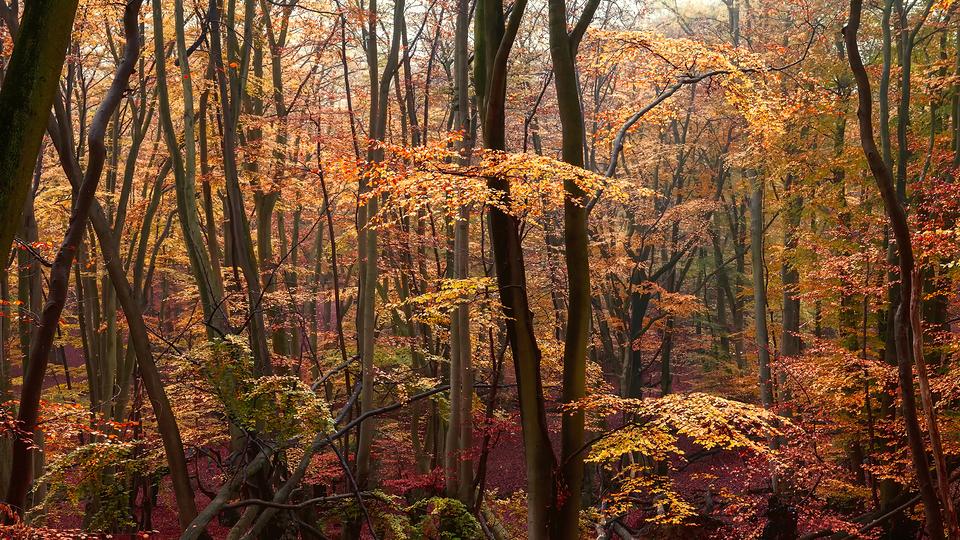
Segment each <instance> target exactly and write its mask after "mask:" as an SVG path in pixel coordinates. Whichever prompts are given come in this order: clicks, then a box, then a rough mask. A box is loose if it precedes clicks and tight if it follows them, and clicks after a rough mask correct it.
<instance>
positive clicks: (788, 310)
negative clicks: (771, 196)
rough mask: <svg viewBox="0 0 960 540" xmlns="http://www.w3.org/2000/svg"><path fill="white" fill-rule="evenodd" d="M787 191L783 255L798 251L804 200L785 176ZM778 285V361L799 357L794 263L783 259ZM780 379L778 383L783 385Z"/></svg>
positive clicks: (795, 269) (797, 304) (797, 278)
mask: <svg viewBox="0 0 960 540" xmlns="http://www.w3.org/2000/svg"><path fill="white" fill-rule="evenodd" d="M784 184H785V185H784V190H785V191H786V197H787V202H786V212H785V214H786V215H785V223H784V232H783V235H784V236H783V247H784V252H785V253H786V254H792V253H794V252H795V251H796V249H797V243H798V239H797V230H798V229H799V227H800V214H801V211H802V210H803V199H802V198H801V195H800V194H799V193H792V192H791V188H792V187H793V177H792V176H790V175H788V176H787V179H786V182H785V183H784ZM780 281H781V283H782V285H783V307H782V309H783V319H782V324H783V332H782V334H783V335H782V336H780V356H781V358H796V357H798V356H800V347H801V343H800V297H799V290H798V288H799V286H800V273H799V272H798V271H797V267H796V266H795V265H794V264H793V261H790V260H788V259H787V258H784V261H783V263H782V264H781V267H780ZM783 377H784V375H781V379H780V382H781V384H782V383H783V382H784V379H783ZM781 400H782V401H789V400H790V396H788V395H783V396H781Z"/></svg>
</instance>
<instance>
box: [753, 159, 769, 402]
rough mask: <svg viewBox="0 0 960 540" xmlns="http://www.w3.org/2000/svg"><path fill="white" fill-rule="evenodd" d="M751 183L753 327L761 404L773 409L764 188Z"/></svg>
mask: <svg viewBox="0 0 960 540" xmlns="http://www.w3.org/2000/svg"><path fill="white" fill-rule="evenodd" d="M754 174H756V173H754ZM753 181H754V187H753V195H752V196H751V197H750V259H751V267H752V269H753V307H754V324H755V325H756V333H757V364H758V368H759V371H760V403H761V404H763V407H764V408H766V409H769V408H771V407H772V406H773V380H772V379H771V377H770V340H769V337H768V335H767V285H766V280H765V279H764V275H763V185H762V184H761V180H760V179H759V178H758V177H755V178H754V179H753Z"/></svg>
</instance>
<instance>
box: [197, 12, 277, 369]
mask: <svg viewBox="0 0 960 540" xmlns="http://www.w3.org/2000/svg"><path fill="white" fill-rule="evenodd" d="M254 5H255V4H254V3H253V0H245V1H244V6H245V13H244V22H243V49H242V50H240V48H239V46H238V45H236V38H235V37H234V34H233V32H234V28H233V22H234V21H233V20H232V19H231V18H229V17H228V20H227V21H225V22H226V28H227V29H228V36H229V37H228V40H227V50H226V53H227V56H228V58H229V59H230V61H231V66H230V69H229V71H228V70H227V69H226V68H225V65H224V61H223V58H224V51H223V46H222V41H223V40H222V36H221V28H220V27H221V22H220V3H219V2H218V1H217V0H211V2H210V6H209V14H208V17H209V18H210V38H211V39H210V42H211V47H210V55H211V57H212V62H213V64H214V68H215V69H214V71H215V73H216V81H217V90H218V91H219V96H220V105H221V107H220V110H221V113H222V114H223V136H222V137H221V150H222V152H221V155H222V158H223V175H224V178H225V180H226V188H227V209H228V212H229V215H230V232H231V234H232V237H233V242H234V244H233V247H234V255H235V257H236V260H235V262H236V263H237V264H238V265H239V266H240V270H241V271H242V273H243V279H244V282H245V283H246V286H247V317H246V330H247V335H248V339H249V342H250V350H251V351H252V353H253V361H254V370H255V372H256V374H257V375H269V374H271V373H272V371H273V368H272V366H271V362H270V352H269V350H268V349H267V335H266V327H265V325H264V320H263V307H262V302H263V289H262V287H261V283H260V273H259V271H258V269H257V261H256V258H255V257H254V253H253V240H252V237H251V234H250V223H249V221H248V220H247V214H246V210H245V205H244V200H243V192H242V191H241V189H240V176H239V175H240V172H239V168H238V166H237V154H236V153H237V131H238V129H239V115H240V103H241V100H242V97H243V93H244V92H245V91H246V78H247V71H248V69H249V67H250V56H251V55H250V53H251V47H252V46H253V45H252V42H253V39H254V38H253V24H254V19H255V17H254ZM233 11H234V10H233V9H232V6H231V8H230V9H228V10H227V12H228V13H230V14H232V13H233ZM237 60H239V65H238V67H233V66H234V65H236V64H237ZM228 73H229V76H228Z"/></svg>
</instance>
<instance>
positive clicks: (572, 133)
mask: <svg viewBox="0 0 960 540" xmlns="http://www.w3.org/2000/svg"><path fill="white" fill-rule="evenodd" d="M598 4H599V2H598V1H589V2H587V5H586V6H585V8H584V12H583V14H582V16H581V17H580V20H579V21H578V23H577V25H576V26H575V27H574V29H573V31H572V32H568V31H567V6H566V1H565V0H549V2H548V4H547V5H548V14H549V17H548V20H549V27H550V28H549V35H550V57H551V59H552V61H553V73H554V78H553V80H554V84H555V85H556V91H557V105H558V108H559V112H560V124H561V126H562V134H563V136H562V151H561V155H562V158H563V161H564V162H566V163H569V164H570V165H573V166H575V167H581V168H582V167H583V166H584V153H583V143H584V133H585V127H584V124H583V108H582V104H581V101H580V91H579V90H580V89H579V83H578V81H577V68H576V55H577V49H578V48H579V45H580V38H581V36H582V35H583V32H584V31H585V30H586V26H587V25H588V24H589V23H590V21H591V20H592V19H593V14H594V12H595V11H596V8H597V5H598ZM563 187H564V192H565V195H564V201H563V247H564V260H565V262H566V269H567V288H568V289H567V324H566V331H565V332H564V333H563V336H564V349H563V388H562V389H561V402H562V403H563V404H565V405H574V404H575V403H576V402H577V401H579V400H580V399H582V398H583V397H584V396H585V395H586V374H587V346H588V345H589V341H590V321H591V318H592V313H591V309H592V306H591V302H590V297H591V290H590V263H589V259H590V240H589V237H588V235H587V202H588V197H587V194H586V193H585V192H584V191H583V189H581V188H580V186H578V185H577V183H576V182H574V181H573V180H569V179H567V180H564V183H563ZM560 439H561V442H560V444H561V449H560V479H559V481H557V482H556V483H557V486H556V488H557V489H558V490H560V491H561V493H558V494H557V495H555V501H556V503H557V508H556V511H557V515H556V517H555V518H554V519H553V520H552V522H551V524H550V525H551V534H550V536H551V538H557V539H571V540H573V539H576V538H579V537H580V507H581V502H582V500H581V499H582V498H581V491H582V489H583V458H584V454H583V439H584V413H583V410H581V409H578V408H574V409H572V410H565V411H564V412H563V413H562V417H561V425H560Z"/></svg>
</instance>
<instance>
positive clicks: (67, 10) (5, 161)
mask: <svg viewBox="0 0 960 540" xmlns="http://www.w3.org/2000/svg"><path fill="white" fill-rule="evenodd" d="M77 3H78V2H77V0H35V1H32V2H26V3H25V6H24V11H23V18H22V19H21V20H20V21H19V23H18V22H17V21H16V14H15V13H14V14H13V17H12V20H8V21H7V25H8V26H9V27H10V34H11V35H13V34H16V39H15V41H14V45H13V52H12V53H11V55H10V61H9V62H8V63H7V66H6V70H5V72H4V73H3V86H2V88H0V215H2V216H6V217H7V218H8V219H3V220H0V260H3V261H6V260H7V255H8V254H9V253H10V246H11V245H12V244H13V236H14V233H16V230H17V227H18V226H19V220H17V219H9V217H11V216H16V215H19V213H20V209H21V208H23V203H24V201H25V200H26V198H27V193H28V192H29V190H30V179H31V178H32V176H33V169H34V166H35V165H36V162H37V154H38V153H39V151H40V143H41V141H42V140H43V132H44V129H45V128H46V126H47V119H48V118H49V117H50V106H51V105H52V104H53V98H54V96H55V95H56V93H57V85H58V83H59V82H60V71H61V69H63V61H64V59H65V58H66V55H67V44H68V43H69V42H70V36H71V31H72V29H73V19H74V16H75V15H76V12H77ZM9 9H10V8H8V7H6V5H4V10H5V11H6V10H9Z"/></svg>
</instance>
